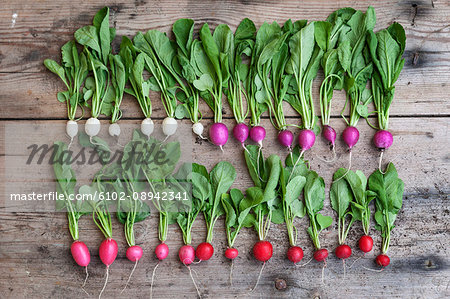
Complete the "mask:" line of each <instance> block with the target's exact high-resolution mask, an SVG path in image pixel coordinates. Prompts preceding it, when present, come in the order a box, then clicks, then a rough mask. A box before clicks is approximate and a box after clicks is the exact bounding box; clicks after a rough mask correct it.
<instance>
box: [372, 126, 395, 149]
mask: <svg viewBox="0 0 450 299" xmlns="http://www.w3.org/2000/svg"><path fill="white" fill-rule="evenodd" d="M393 141H394V139H393V137H392V134H391V133H390V132H389V131H386V130H379V131H377V132H376V133H375V135H374V136H373V143H374V144H375V146H376V147H377V148H378V149H380V150H384V149H387V148H389V147H390V146H391V145H392V142H393Z"/></svg>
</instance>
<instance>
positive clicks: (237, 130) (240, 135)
mask: <svg viewBox="0 0 450 299" xmlns="http://www.w3.org/2000/svg"><path fill="white" fill-rule="evenodd" d="M248 134H249V129H248V126H247V125H246V124H245V123H240V124H237V125H235V126H234V128H233V136H234V138H236V140H237V141H239V142H240V143H241V144H242V146H244V142H245V141H246V140H247V138H248Z"/></svg>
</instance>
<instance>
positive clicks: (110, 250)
mask: <svg viewBox="0 0 450 299" xmlns="http://www.w3.org/2000/svg"><path fill="white" fill-rule="evenodd" d="M118 251H119V247H118V246H117V242H116V241H115V240H114V239H112V238H107V239H105V240H103V242H102V243H101V244H100V247H99V250H98V254H99V256H100V260H101V261H102V263H103V264H105V265H106V267H109V266H111V265H112V263H113V262H114V261H115V260H116V257H117V253H118Z"/></svg>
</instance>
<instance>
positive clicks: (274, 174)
mask: <svg viewBox="0 0 450 299" xmlns="http://www.w3.org/2000/svg"><path fill="white" fill-rule="evenodd" d="M247 148H248V151H245V153H244V155H245V162H246V164H247V169H248V171H249V173H250V176H251V178H252V180H253V182H254V185H255V186H254V187H250V188H248V189H247V190H246V191H245V195H246V198H245V200H244V202H241V203H240V204H239V208H251V211H252V213H253V215H254V220H252V221H251V223H250V225H251V226H253V227H254V228H255V230H256V231H257V233H258V237H259V241H258V242H257V243H255V245H254V246H253V256H254V257H255V259H257V260H258V261H261V262H263V265H262V267H261V270H260V272H259V275H258V279H257V280H256V283H255V286H254V287H253V289H252V291H254V290H255V289H256V287H257V286H258V283H259V279H260V278H261V275H262V272H263V269H264V267H265V265H266V262H267V261H268V260H269V259H270V258H271V257H272V254H273V248H272V244H271V243H270V242H269V241H267V240H266V239H267V234H268V232H269V229H270V223H271V222H272V216H273V212H274V210H275V209H280V208H281V207H276V205H275V204H274V200H275V198H277V197H278V196H279V194H278V190H279V188H278V185H279V182H280V174H281V173H282V167H281V160H280V157H278V156H277V155H271V156H269V157H268V158H267V159H266V160H264V157H263V156H262V154H261V153H260V152H261V151H260V147H259V146H258V147H257V148H256V146H254V145H249V146H247ZM260 163H261V164H262V165H264V168H261V169H260V168H259V166H257V164H258V165H259V164H260ZM277 222H279V223H282V220H281V221H279V220H278V221H277Z"/></svg>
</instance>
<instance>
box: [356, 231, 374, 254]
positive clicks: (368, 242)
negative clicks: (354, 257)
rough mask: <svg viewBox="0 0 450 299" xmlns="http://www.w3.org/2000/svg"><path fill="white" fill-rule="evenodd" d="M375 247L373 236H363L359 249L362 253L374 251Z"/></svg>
mask: <svg viewBox="0 0 450 299" xmlns="http://www.w3.org/2000/svg"><path fill="white" fill-rule="evenodd" d="M372 247H373V239H372V237H371V236H366V235H364V236H362V237H361V238H360V239H359V249H361V251H362V252H364V253H367V252H369V251H371V250H372Z"/></svg>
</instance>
